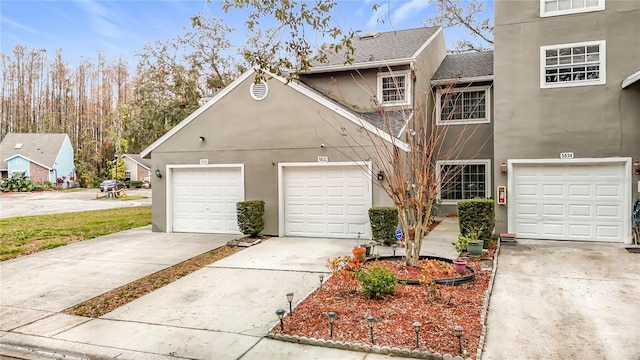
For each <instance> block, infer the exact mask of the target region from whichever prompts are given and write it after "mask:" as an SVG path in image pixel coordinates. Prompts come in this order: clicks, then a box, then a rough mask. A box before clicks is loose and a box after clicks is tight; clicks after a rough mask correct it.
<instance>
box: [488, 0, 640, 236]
mask: <svg viewBox="0 0 640 360" xmlns="http://www.w3.org/2000/svg"><path fill="white" fill-rule="evenodd" d="M494 7H495V54H494V62H495V101H494V110H495V115H494V116H495V124H494V149H495V159H496V161H497V162H501V163H502V162H504V165H503V166H496V171H495V176H496V179H497V181H496V185H503V186H506V187H507V204H506V206H497V207H496V208H497V209H496V210H497V214H496V215H497V223H496V225H497V231H498V232H502V231H509V232H512V233H516V234H517V236H518V238H532V239H550V240H579V241H584V240H587V241H606V242H618V243H630V242H631V226H630V220H631V214H630V213H631V206H632V200H633V199H634V198H635V197H637V196H638V195H639V194H638V186H639V185H638V180H640V178H639V177H638V176H637V175H636V174H634V172H635V171H634V165H633V163H634V162H637V161H638V159H640V81H639V79H640V72H639V71H640V36H639V35H638V34H640V2H638V1H612V0H586V1H568V0H528V1H496V2H494ZM636 166H637V165H636Z"/></svg>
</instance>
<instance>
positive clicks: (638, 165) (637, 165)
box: [633, 160, 640, 176]
mask: <svg viewBox="0 0 640 360" xmlns="http://www.w3.org/2000/svg"><path fill="white" fill-rule="evenodd" d="M633 173H634V174H636V175H638V176H640V160H636V162H634V163H633Z"/></svg>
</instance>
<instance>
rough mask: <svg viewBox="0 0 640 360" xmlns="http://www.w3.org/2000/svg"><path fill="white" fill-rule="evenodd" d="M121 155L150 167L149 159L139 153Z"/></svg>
mask: <svg viewBox="0 0 640 360" xmlns="http://www.w3.org/2000/svg"><path fill="white" fill-rule="evenodd" d="M122 156H125V157H128V158H129V159H131V160H133V161H135V162H137V163H138V164H140V165H142V166H144V167H146V168H147V169H151V160H149V159H144V158H142V156H140V154H123V155H122Z"/></svg>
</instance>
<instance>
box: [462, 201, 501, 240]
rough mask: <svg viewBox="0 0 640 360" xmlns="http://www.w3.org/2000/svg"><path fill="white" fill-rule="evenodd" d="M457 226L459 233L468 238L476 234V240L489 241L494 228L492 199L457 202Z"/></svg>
mask: <svg viewBox="0 0 640 360" xmlns="http://www.w3.org/2000/svg"><path fill="white" fill-rule="evenodd" d="M458 224H459V225H460V233H461V234H463V235H465V236H468V235H469V234H470V233H474V232H475V233H477V234H478V238H479V239H481V240H485V243H487V241H488V240H489V239H491V234H492V233H493V228H494V226H495V208H494V200H493V199H468V200H460V201H458Z"/></svg>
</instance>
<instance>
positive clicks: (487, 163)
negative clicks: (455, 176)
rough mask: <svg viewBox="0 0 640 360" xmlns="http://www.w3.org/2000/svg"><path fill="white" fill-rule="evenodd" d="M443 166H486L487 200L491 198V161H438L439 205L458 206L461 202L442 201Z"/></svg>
mask: <svg viewBox="0 0 640 360" xmlns="http://www.w3.org/2000/svg"><path fill="white" fill-rule="evenodd" d="M443 165H484V166H485V189H486V190H485V198H487V199H488V198H490V197H491V174H492V171H491V159H473V160H438V161H437V162H436V170H437V171H436V182H437V183H438V197H437V199H438V203H440V204H442V205H457V204H458V201H460V200H442V197H441V189H440V176H441V173H442V171H441V168H442V166H443Z"/></svg>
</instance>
